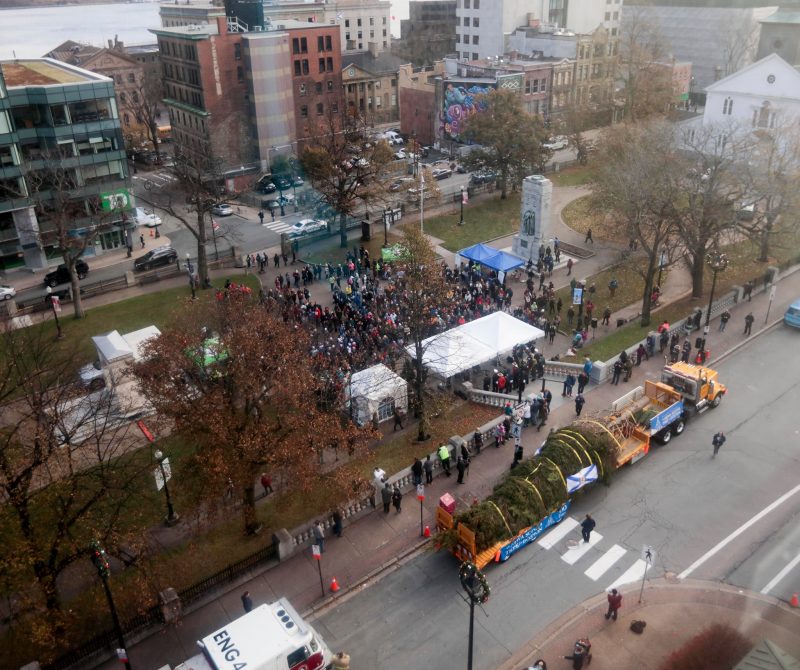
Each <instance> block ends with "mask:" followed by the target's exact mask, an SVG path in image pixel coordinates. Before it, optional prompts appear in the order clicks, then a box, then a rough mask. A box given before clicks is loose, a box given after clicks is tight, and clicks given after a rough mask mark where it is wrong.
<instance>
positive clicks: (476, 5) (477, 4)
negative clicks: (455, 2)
mask: <svg viewBox="0 0 800 670" xmlns="http://www.w3.org/2000/svg"><path fill="white" fill-rule="evenodd" d="M472 6H473V8H474V9H480V8H481V0H475V1H474V2H473V3H472Z"/></svg>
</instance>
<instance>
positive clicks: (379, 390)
mask: <svg viewBox="0 0 800 670" xmlns="http://www.w3.org/2000/svg"><path fill="white" fill-rule="evenodd" d="M345 393H346V395H347V401H348V405H349V404H350V403H352V405H353V407H352V409H351V411H352V412H353V418H354V419H355V420H356V421H357V422H358V423H360V424H365V423H367V422H368V421H370V420H371V419H372V415H373V413H375V412H377V414H378V421H388V420H389V419H391V418H392V416H393V415H394V409H395V407H397V408H398V409H400V410H402V411H403V412H406V411H407V410H408V384H407V383H406V380H405V379H403V378H402V377H401V376H400V375H398V374H397V373H395V372H394V371H392V370H390V369H389V368H388V367H386V366H385V365H383V364H382V363H379V364H378V365H373V366H372V367H371V368H367V369H366V370H360V371H358V372H354V373H353V375H352V376H351V377H350V382H349V383H348V385H347V386H346V388H345Z"/></svg>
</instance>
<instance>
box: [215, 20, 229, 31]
mask: <svg viewBox="0 0 800 670" xmlns="http://www.w3.org/2000/svg"><path fill="white" fill-rule="evenodd" d="M217 31H218V32H219V34H220V35H227V34H228V17H227V16H218V17H217Z"/></svg>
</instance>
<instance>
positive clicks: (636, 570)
mask: <svg viewBox="0 0 800 670" xmlns="http://www.w3.org/2000/svg"><path fill="white" fill-rule="evenodd" d="M798 337H800V333H797V332H795V331H790V330H788V329H785V328H783V327H780V328H778V329H776V330H775V331H773V332H771V333H769V334H768V335H766V336H764V337H761V338H759V339H758V340H755V341H753V342H752V343H751V344H749V345H748V346H747V347H745V348H744V349H743V350H742V351H741V352H740V353H739V354H738V355H737V356H736V357H734V358H731V359H729V360H728V361H725V362H723V363H722V364H720V365H719V370H720V373H721V376H722V380H723V381H724V382H725V383H726V384H728V385H729V387H730V389H731V391H730V393H729V394H728V396H727V397H726V398H725V400H724V402H723V404H722V406H721V407H720V408H718V409H716V410H711V411H709V412H706V413H705V414H703V415H701V416H699V417H697V418H696V419H694V420H693V421H692V423H691V424H690V425H689V427H688V428H687V430H686V432H685V433H684V434H683V435H682V436H681V437H680V438H679V439H676V440H674V441H673V442H672V443H671V444H670V445H669V446H668V447H666V446H665V447H659V448H656V449H655V450H654V451H653V452H651V454H650V455H649V456H648V457H647V458H646V459H644V460H643V461H641V462H639V463H637V464H635V465H634V466H631V467H629V468H626V469H624V470H622V471H621V472H619V473H617V476H616V477H615V480H614V482H613V484H612V485H611V487H609V488H602V487H599V488H597V489H596V490H593V491H591V492H590V493H589V494H588V495H586V496H585V497H584V498H582V499H580V500H578V501H577V503H576V504H575V506H574V507H573V509H572V510H571V519H572V520H571V521H566V522H565V523H566V524H567V526H564V527H563V528H559V527H557V529H556V530H555V531H553V533H554V535H552V536H550V537H549V538H548V536H545V537H544V538H542V541H541V542H540V543H539V544H537V545H534V546H532V547H528V548H526V549H525V550H523V551H521V552H520V553H518V554H517V555H515V556H514V557H513V558H512V559H510V560H509V561H508V562H507V563H505V564H500V565H493V566H490V567H489V568H488V569H487V575H488V578H489V581H490V584H491V586H492V589H493V592H492V598H491V600H490V601H489V603H488V604H487V606H486V608H485V614H484V613H483V612H481V611H480V610H479V611H477V613H476V637H475V645H476V646H475V648H476V655H475V667H476V668H477V669H487V670H488V669H489V668H495V667H497V665H499V664H500V663H501V662H502V661H504V660H505V659H506V658H508V656H509V655H510V653H511V652H512V651H513V650H515V649H517V648H519V647H520V646H521V645H522V644H523V643H524V642H525V641H526V640H527V639H528V638H530V637H531V635H532V633H533V632H535V631H536V630H540V629H541V628H543V627H544V626H545V625H546V624H547V623H548V622H549V621H551V620H552V619H554V618H555V617H557V616H558V615H559V614H561V613H562V612H563V611H565V610H567V609H569V608H570V607H573V606H575V605H576V604H578V603H580V602H582V601H583V600H585V599H586V598H588V597H590V596H592V595H594V594H597V593H600V592H602V591H603V590H604V589H606V588H608V587H610V586H611V585H612V584H615V583H617V582H618V581H619V580H621V579H622V580H624V581H630V580H631V579H634V580H635V579H636V578H638V579H640V578H641V575H642V567H643V564H642V562H641V559H640V554H641V550H642V546H643V545H645V544H646V545H650V546H652V547H654V548H655V550H656V553H657V555H656V562H655V565H654V567H653V568H652V569H651V571H650V573H649V574H650V575H652V576H657V577H660V576H663V575H664V574H665V573H666V572H672V573H681V572H685V571H687V570H689V569H690V568H692V565H693V564H695V563H696V562H697V561H698V560H702V559H703V557H704V556H708V552H709V551H710V550H712V549H713V548H714V547H715V546H716V545H718V544H719V543H720V542H723V541H725V539H726V538H727V537H728V536H730V535H731V534H732V533H736V532H738V530H739V529H740V528H741V527H742V526H743V524H746V523H747V522H748V520H750V519H751V518H752V517H753V516H754V515H756V514H758V513H759V512H761V511H762V510H763V509H764V508H766V507H768V506H769V505H770V504H771V503H773V502H774V501H775V500H776V499H778V498H779V497H780V496H782V494H785V493H786V492H790V491H792V490H796V489H795V487H797V461H796V448H797V447H796V445H797V438H796V437H795V436H796V434H797V429H796V422H795V418H794V415H795V414H796V411H797V410H796V406H797V403H796V398H797V384H798V381H797V380H798V379H800V360H798V358H797V357H796V356H793V355H791V352H792V351H794V350H796V348H797V342H798V340H797V338H798ZM719 429H722V430H725V431H726V433H727V436H728V441H727V444H726V445H725V447H723V450H722V452H721V453H720V455H719V456H718V457H717V458H716V459H712V458H711V436H712V435H713V433H714V432H716V431H717V430H719ZM586 512H592V513H593V515H594V516H595V518H596V519H597V522H598V526H597V533H596V534H595V536H594V537H593V541H592V543H590V545H591V546H590V547H589V548H588V549H585V548H584V547H582V546H581V547H579V548H571V547H572V545H573V544H574V542H575V541H576V540H577V539H578V537H579V533H578V530H579V529H577V528H575V527H573V528H572V529H570V530H569V532H568V533H567V534H566V535H563V531H564V529H567V528H568V525H573V526H574V525H575V524H576V522H577V520H579V519H580V518H581V517H582V516H583V514H585V513H586ZM798 512H800V492H798V493H797V494H796V495H791V496H789V497H787V498H786V499H785V501H784V502H783V503H781V504H779V505H778V506H777V507H775V509H773V510H772V511H770V512H768V513H766V514H764V515H763V516H762V517H761V518H760V519H758V521H756V522H755V523H753V524H752V525H750V526H749V527H748V528H746V529H745V530H744V531H743V532H741V534H740V535H739V536H738V537H735V538H734V539H733V540H732V541H730V543H729V544H727V545H726V546H725V547H723V548H721V549H719V550H718V551H717V552H716V553H713V554H712V555H710V556H708V557H707V559H706V560H705V561H704V562H703V563H702V564H701V565H698V566H697V567H696V568H694V569H691V576H692V577H693V578H706V579H720V580H725V581H729V582H730V583H732V584H736V585H739V586H741V587H743V588H747V589H751V590H754V591H756V592H758V591H761V590H762V589H764V588H765V587H767V586H768V585H769V584H770V582H771V580H773V579H775V577H776V576H778V575H780V573H781V571H785V573H786V574H785V575H784V576H783V577H782V578H781V579H780V580H779V581H778V582H776V583H775V584H774V585H773V586H772V587H771V588H770V593H771V595H774V596H781V597H787V595H788V596H790V595H791V593H793V592H796V591H798V590H800V566H798V565H797V563H796V561H795V564H794V565H792V564H791V562H792V560H793V559H794V558H795V557H796V556H797V555H798V552H800V531H798V529H797V526H796V524H794V525H791V524H789V523H788V522H789V521H790V520H791V519H792V518H793V517H796V515H797V514H798ZM550 545H552V546H550ZM548 547H549V548H548ZM787 566H788V567H787ZM787 599H788V597H787ZM467 611H468V608H467V606H466V605H465V603H464V602H463V601H462V599H461V593H460V586H459V584H458V580H457V575H456V563H455V561H454V559H452V558H451V557H450V556H448V555H444V554H425V555H422V556H419V557H417V558H414V559H412V560H410V561H409V562H408V564H406V565H405V566H403V567H402V568H400V569H399V570H397V571H396V572H394V573H393V574H391V575H390V576H388V577H386V578H385V579H383V580H382V581H380V582H378V583H377V584H375V585H373V586H372V587H370V588H367V589H366V590H364V591H362V592H361V593H360V594H358V595H355V596H353V597H352V598H350V599H349V600H347V601H345V602H343V603H342V604H340V605H339V606H338V607H335V608H334V609H332V610H330V611H328V612H326V613H325V614H323V615H322V616H321V617H320V618H319V620H318V621H317V622H316V624H315V625H316V626H318V628H319V629H320V632H321V634H322V635H323V637H325V638H326V640H327V641H328V643H329V644H330V645H331V646H332V647H333V648H335V649H339V648H344V649H347V650H348V651H349V652H350V653H351V654H352V656H353V665H354V667H361V668H377V667H380V668H382V669H384V670H392V669H394V668H398V669H399V668H408V667H421V665H422V664H424V665H425V666H426V667H441V668H447V667H461V666H462V665H463V664H465V663H466V636H467V626H468V616H467Z"/></svg>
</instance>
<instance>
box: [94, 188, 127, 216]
mask: <svg viewBox="0 0 800 670" xmlns="http://www.w3.org/2000/svg"><path fill="white" fill-rule="evenodd" d="M100 204H101V206H102V208H103V211H104V212H116V211H119V210H121V209H130V208H131V207H132V206H133V201H132V198H131V194H130V191H128V189H127V188H118V189H117V190H116V191H108V192H107V193H101V194H100Z"/></svg>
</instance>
